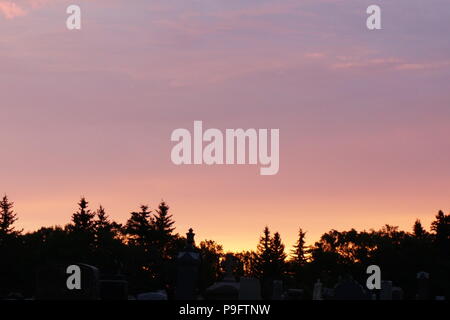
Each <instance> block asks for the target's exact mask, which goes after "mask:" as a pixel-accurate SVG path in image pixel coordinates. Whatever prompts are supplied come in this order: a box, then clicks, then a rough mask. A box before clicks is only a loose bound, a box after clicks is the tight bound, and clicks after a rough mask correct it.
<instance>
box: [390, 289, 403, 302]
mask: <svg viewBox="0 0 450 320" xmlns="http://www.w3.org/2000/svg"><path fill="white" fill-rule="evenodd" d="M392 300H403V289H402V288H400V287H392Z"/></svg>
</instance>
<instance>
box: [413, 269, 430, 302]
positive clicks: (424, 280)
mask: <svg viewBox="0 0 450 320" xmlns="http://www.w3.org/2000/svg"><path fill="white" fill-rule="evenodd" d="M416 297H417V299H418V300H428V299H429V297H430V274H429V273H427V272H424V271H421V272H418V273H417V296H416Z"/></svg>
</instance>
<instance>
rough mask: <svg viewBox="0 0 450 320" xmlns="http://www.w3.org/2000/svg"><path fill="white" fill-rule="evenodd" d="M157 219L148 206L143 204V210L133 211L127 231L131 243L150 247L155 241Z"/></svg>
mask: <svg viewBox="0 0 450 320" xmlns="http://www.w3.org/2000/svg"><path fill="white" fill-rule="evenodd" d="M154 225H155V221H154V219H153V217H152V216H151V211H149V210H148V206H146V205H142V206H141V211H139V212H132V213H131V217H130V218H129V219H128V221H127V223H126V226H125V231H126V233H127V235H128V240H129V242H130V243H131V244H134V245H139V246H142V247H148V246H149V245H151V244H152V242H153V241H154V238H155V236H154V233H155V228H154Z"/></svg>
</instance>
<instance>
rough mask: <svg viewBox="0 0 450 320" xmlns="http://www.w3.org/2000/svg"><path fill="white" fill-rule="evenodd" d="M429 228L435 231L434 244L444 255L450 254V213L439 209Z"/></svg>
mask: <svg viewBox="0 0 450 320" xmlns="http://www.w3.org/2000/svg"><path fill="white" fill-rule="evenodd" d="M431 230H432V231H434V232H435V237H436V244H437V246H438V247H439V248H440V249H441V250H442V252H443V253H444V255H449V256H450V214H448V215H446V214H445V213H444V212H443V211H442V210H439V212H438V214H437V215H436V218H435V220H434V221H433V222H432V223H431Z"/></svg>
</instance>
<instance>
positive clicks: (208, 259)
mask: <svg viewBox="0 0 450 320" xmlns="http://www.w3.org/2000/svg"><path fill="white" fill-rule="evenodd" d="M199 251H200V255H201V257H202V265H201V270H200V284H201V287H202V288H201V289H202V290H203V289H206V288H207V287H209V286H210V285H212V284H213V283H214V282H215V281H217V279H218V278H219V277H220V275H221V268H220V259H221V258H223V256H224V253H223V247H222V246H221V245H220V244H217V243H216V242H215V241H213V240H205V241H202V242H200V248H199Z"/></svg>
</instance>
